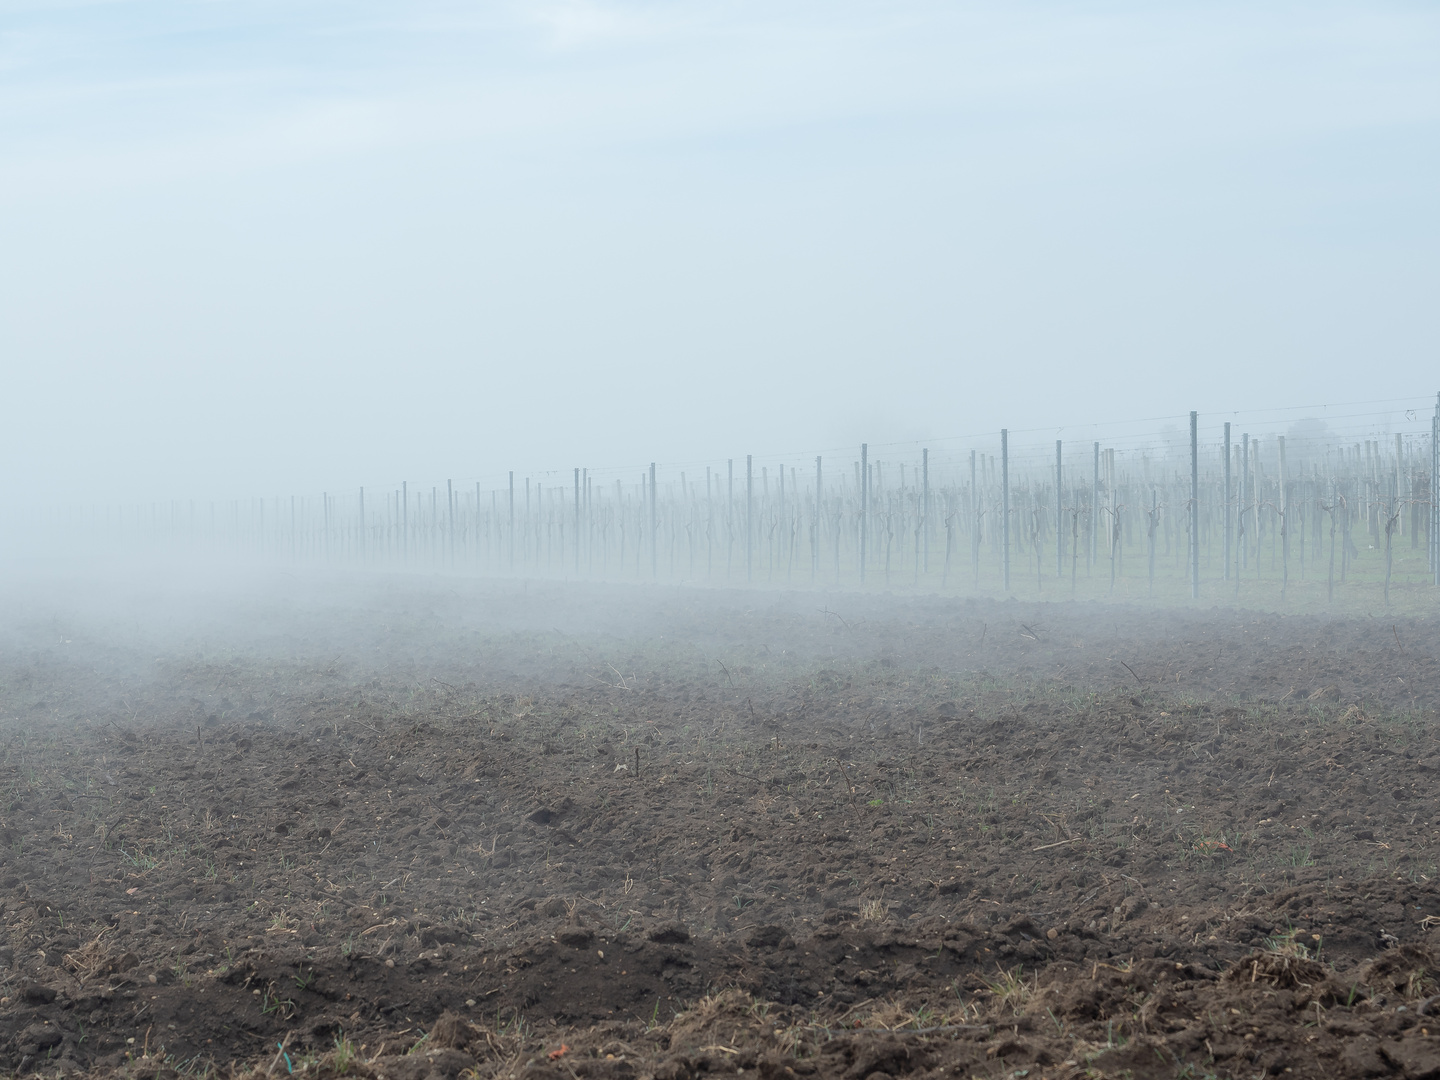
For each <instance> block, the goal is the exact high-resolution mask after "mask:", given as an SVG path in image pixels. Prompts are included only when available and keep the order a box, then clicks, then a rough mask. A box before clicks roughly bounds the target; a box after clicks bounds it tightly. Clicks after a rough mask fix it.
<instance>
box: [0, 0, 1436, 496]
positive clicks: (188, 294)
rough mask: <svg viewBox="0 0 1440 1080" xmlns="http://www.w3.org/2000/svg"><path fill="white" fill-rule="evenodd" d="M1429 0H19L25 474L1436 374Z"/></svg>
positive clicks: (1166, 397) (478, 451) (903, 424)
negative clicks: (1351, 0) (1257, 0)
mask: <svg viewBox="0 0 1440 1080" xmlns="http://www.w3.org/2000/svg"><path fill="white" fill-rule="evenodd" d="M1437 58H1440V9H1437V8H1435V7H1433V6H1432V5H1424V4H1386V3H1373V2H1372V3H1366V4H1323V3H1322V4H1315V3H1306V4H1298V3H1297V4H1268V5H1254V4H1226V3H1173V4H1161V5H1156V4H1138V3H1118V2H1117V3H1106V4H1059V3H995V4H939V3H923V2H905V0H898V2H896V0H891V2H886V3H874V4H861V3H846V2H843V0H842V2H831V3H825V4H820V3H813V4H804V3H777V2H769V3H745V2H737V3H723V4H720V3H703V2H700V3H605V2H596V3H533V4H531V3H493V4H462V3H427V2H423V0H421V2H416V3H407V4H403V5H402V4H376V3H338V2H336V3H320V2H312V0H289V2H285V3H257V2H246V3H230V2H217V0H211V2H205V3H180V2H123V0H116V2H111V3H84V2H71V3H39V2H5V0H0V355H3V358H4V359H3V366H4V373H5V377H4V395H5V402H6V406H7V408H6V420H5V423H4V424H3V425H0V460H3V462H4V468H3V469H0V494H3V495H6V496H7V497H29V496H30V495H31V494H33V493H34V492H35V491H36V489H37V488H43V487H53V486H57V485H58V486H63V487H64V488H66V489H67V490H71V491H74V490H76V489H83V490H86V491H89V492H93V493H95V495H96V497H98V498H107V497H120V496H122V495H127V496H128V495H132V494H133V495H137V496H138V495H144V496H146V497H151V496H157V497H165V496H170V495H174V496H178V497H184V496H190V495H196V496H199V495H205V494H211V493H215V494H218V495H227V496H228V495H248V494H287V493H290V492H307V491H318V490H321V489H326V488H328V489H330V490H334V489H337V488H344V487H349V486H356V485H360V484H369V485H376V486H390V485H393V484H395V483H398V481H399V480H401V479H411V480H414V481H420V482H429V481H432V480H434V479H437V478H443V477H446V476H454V477H456V478H476V477H478V478H482V479H484V478H489V477H492V476H494V475H496V474H498V473H499V472H501V471H503V470H504V469H507V468H511V467H513V468H516V469H520V470H535V469H541V468H547V467H553V468H558V467H568V466H569V465H572V464H579V465H589V466H593V467H604V466H630V465H636V466H638V465H639V464H641V463H643V462H646V461H650V460H654V459H658V460H660V461H662V462H663V461H682V460H683V461H696V460H701V459H706V458H723V457H727V456H742V455H744V454H745V453H747V452H753V453H756V454H768V453H772V452H786V453H789V452H792V451H802V450H819V449H823V448H828V447H834V446H849V445H851V444H852V443H858V442H859V441H860V440H861V439H868V440H870V441H872V442H877V443H885V442H894V441H898V440H905V439H912V438H913V439H927V438H938V437H943V436H949V435H956V434H962V433H970V432H977V431H990V430H993V429H996V428H999V427H1001V426H1010V427H1012V428H1040V427H1047V426H1052V425H1053V426H1055V427H1056V428H1057V429H1060V428H1069V427H1074V428H1076V429H1077V430H1078V428H1079V427H1080V426H1082V425H1084V424H1087V423H1089V422H1092V421H1096V420H1113V419H1120V418H1125V417H1151V416H1157V415H1172V414H1175V413H1179V412H1182V411H1184V410H1186V409H1190V408H1196V409H1200V410H1201V411H1202V413H1204V414H1205V415H1206V416H1207V417H1214V418H1215V419H1216V421H1217V422H1218V421H1219V420H1220V419H1223V415H1222V414H1224V413H1225V412H1227V411H1229V410H1234V409H1260V408H1268V407H1272V406H1284V405H1291V404H1304V403H1309V402H1342V401H1353V400H1371V399H1376V398H1399V397H1404V396H1407V395H1412V394H1414V395H1420V396H1423V395H1428V394H1433V392H1434V391H1435V390H1436V389H1437V388H1440V364H1437V363H1436V359H1437V344H1440V340H1437V339H1440V333H1437V316H1436V312H1437V310H1440V305H1437V302H1436V296H1437V295H1440V273H1437V269H1436V264H1437V263H1436V253H1437V250H1440V248H1437V241H1440V228H1437V223H1440V214H1437V209H1436V199H1435V192H1436V191H1437V190H1440V63H1437Z"/></svg>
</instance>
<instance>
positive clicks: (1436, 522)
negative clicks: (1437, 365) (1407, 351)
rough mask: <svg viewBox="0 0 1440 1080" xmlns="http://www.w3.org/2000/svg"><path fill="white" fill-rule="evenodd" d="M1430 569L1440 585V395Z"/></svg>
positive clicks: (1433, 434) (1433, 430)
mask: <svg viewBox="0 0 1440 1080" xmlns="http://www.w3.org/2000/svg"><path fill="white" fill-rule="evenodd" d="M1430 567H1431V571H1432V574H1433V577H1434V583H1435V584H1436V585H1440V393H1437V394H1436V395H1435V415H1434V417H1432V418H1431V420H1430Z"/></svg>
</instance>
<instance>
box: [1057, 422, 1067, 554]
mask: <svg viewBox="0 0 1440 1080" xmlns="http://www.w3.org/2000/svg"><path fill="white" fill-rule="evenodd" d="M1063 484H1064V474H1063V473H1062V472H1061V469H1060V440H1059V439H1056V440H1055V576H1056V577H1057V578H1063V577H1064V576H1065V530H1064V529H1062V528H1061V527H1060V525H1061V523H1062V522H1063V521H1064V520H1065V497H1064V487H1063Z"/></svg>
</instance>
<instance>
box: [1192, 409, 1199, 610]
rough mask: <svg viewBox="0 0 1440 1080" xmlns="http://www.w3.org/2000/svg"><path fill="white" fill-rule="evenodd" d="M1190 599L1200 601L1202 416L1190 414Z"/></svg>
mask: <svg viewBox="0 0 1440 1080" xmlns="http://www.w3.org/2000/svg"><path fill="white" fill-rule="evenodd" d="M1190 599H1192V600H1199V599H1200V414H1199V413H1195V412H1192V413H1191V414H1190Z"/></svg>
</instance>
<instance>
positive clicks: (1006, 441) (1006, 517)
mask: <svg viewBox="0 0 1440 1080" xmlns="http://www.w3.org/2000/svg"><path fill="white" fill-rule="evenodd" d="M1000 514H1001V517H1002V524H1001V541H1000V548H1001V555H1000V565H1001V567H1002V570H1003V574H1004V578H1005V593H1006V595H1007V596H1008V595H1009V593H1010V429H1009V428H1001V429H1000Z"/></svg>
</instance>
